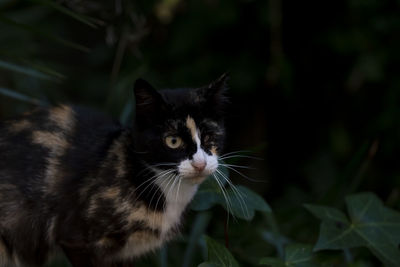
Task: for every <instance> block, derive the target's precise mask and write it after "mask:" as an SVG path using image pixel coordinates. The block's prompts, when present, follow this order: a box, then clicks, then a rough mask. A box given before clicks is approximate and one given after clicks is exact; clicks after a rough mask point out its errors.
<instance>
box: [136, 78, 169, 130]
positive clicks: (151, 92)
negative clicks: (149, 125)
mask: <svg viewBox="0 0 400 267" xmlns="http://www.w3.org/2000/svg"><path fill="white" fill-rule="evenodd" d="M133 90H134V93H135V100H136V110H135V113H136V122H137V123H139V124H143V123H146V122H151V121H153V122H154V120H155V119H157V118H158V116H159V114H160V112H161V110H162V109H163V108H164V106H165V102H164V100H163V98H162V96H161V95H160V93H158V92H157V90H156V89H154V87H153V86H151V84H149V83H148V82H147V81H145V80H144V79H137V80H136V82H135V85H134V88H133Z"/></svg>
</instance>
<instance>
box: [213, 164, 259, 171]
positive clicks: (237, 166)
mask: <svg viewBox="0 0 400 267" xmlns="http://www.w3.org/2000/svg"><path fill="white" fill-rule="evenodd" d="M219 164H220V165H222V166H225V167H227V166H229V167H234V168H241V169H249V170H255V169H256V168H253V167H249V166H243V165H235V164H227V163H219Z"/></svg>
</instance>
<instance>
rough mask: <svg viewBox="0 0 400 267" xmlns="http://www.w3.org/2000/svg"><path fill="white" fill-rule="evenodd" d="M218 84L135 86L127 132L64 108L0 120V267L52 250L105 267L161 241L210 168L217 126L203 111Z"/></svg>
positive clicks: (42, 258)
mask: <svg viewBox="0 0 400 267" xmlns="http://www.w3.org/2000/svg"><path fill="white" fill-rule="evenodd" d="M223 86H224V81H223V79H220V80H218V81H217V82H216V83H213V84H212V85H210V86H209V87H205V88H200V89H197V90H191V91H173V92H169V91H165V92H164V93H162V95H161V94H159V93H157V92H156V91H155V90H154V89H152V88H151V87H150V86H149V85H148V84H147V83H145V82H143V81H140V82H139V83H137V85H136V88H135V94H136V102H137V108H136V113H137V115H136V123H135V125H134V127H133V128H124V127H122V126H121V125H120V124H119V123H118V122H114V121H112V120H111V119H109V118H108V117H107V116H104V115H102V114H99V113H96V112H92V111H90V110H87V109H84V108H79V107H71V106H65V105H62V106H58V107H53V108H50V109H37V110H35V111H33V112H30V113H27V114H25V115H23V116H21V117H19V118H16V119H12V120H8V121H5V122H3V123H0V266H15V265H16V266H19V265H21V266H41V265H43V264H44V263H45V262H46V260H47V259H48V257H49V256H50V255H51V254H52V253H53V252H54V251H55V250H57V249H62V250H63V251H64V253H65V254H66V256H67V257H68V259H69V260H70V262H71V263H72V265H73V266H114V265H117V264H123V263H129V261H130V260H132V259H133V258H135V257H137V256H139V255H142V254H143V253H146V252H148V251H151V250H154V249H155V248H158V247H160V246H161V245H162V244H163V243H164V242H166V241H168V240H170V239H171V238H172V237H173V236H174V235H175V234H176V232H177V228H178V226H179V225H180V224H181V217H182V213H183V211H184V210H185V208H186V207H187V204H188V203H189V202H190V200H191V199H192V198H193V196H194V194H195V192H196V190H197V187H198V185H199V184H200V183H201V181H203V180H204V179H205V177H206V176H207V175H209V174H211V173H212V172H213V171H215V169H216V168H217V166H218V162H217V153H218V151H219V150H220V149H221V146H222V138H223V126H222V120H221V117H220V114H219V110H218V108H216V109H213V110H206V108H210V107H209V105H218V103H216V102H215V101H221V100H220V98H221V95H219V94H220V93H221V90H223ZM214 87H215V88H214ZM210 93H211V95H208V94H210ZM7 264H8V265H7Z"/></svg>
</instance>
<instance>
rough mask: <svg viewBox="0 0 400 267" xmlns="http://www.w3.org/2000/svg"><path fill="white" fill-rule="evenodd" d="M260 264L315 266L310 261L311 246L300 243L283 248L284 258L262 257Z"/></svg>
mask: <svg viewBox="0 0 400 267" xmlns="http://www.w3.org/2000/svg"><path fill="white" fill-rule="evenodd" d="M260 264H262V265H269V266H271V267H284V266H291V267H295V266H296V267H312V266H316V265H315V264H314V263H312V246H310V245H302V244H290V245H288V246H286V248H285V257H284V260H280V259H276V258H268V257H267V258H263V259H261V261H260Z"/></svg>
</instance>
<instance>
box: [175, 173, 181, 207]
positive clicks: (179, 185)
mask: <svg viewBox="0 0 400 267" xmlns="http://www.w3.org/2000/svg"><path fill="white" fill-rule="evenodd" d="M181 182H182V178H181V177H179V183H178V190H177V191H176V199H175V201H176V202H178V197H179V188H180V187H181Z"/></svg>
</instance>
